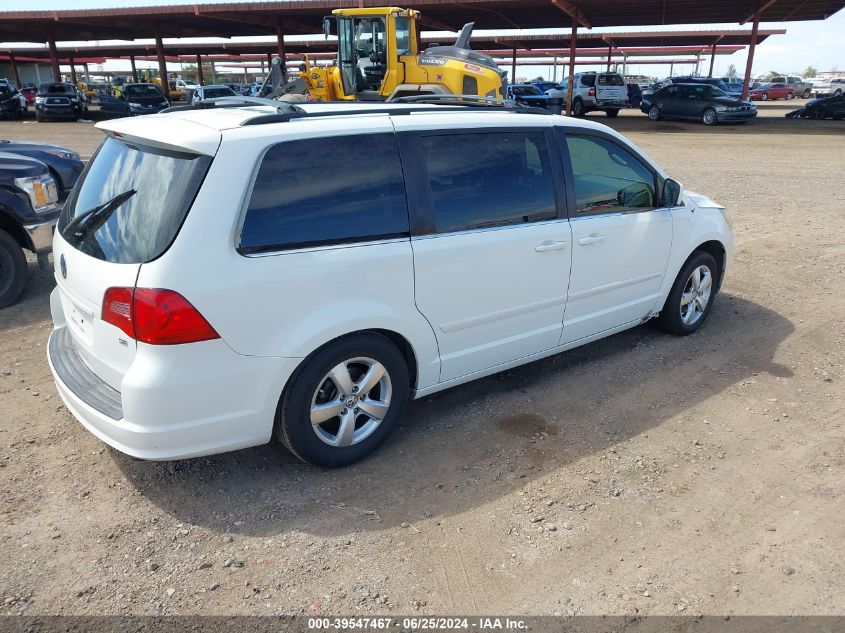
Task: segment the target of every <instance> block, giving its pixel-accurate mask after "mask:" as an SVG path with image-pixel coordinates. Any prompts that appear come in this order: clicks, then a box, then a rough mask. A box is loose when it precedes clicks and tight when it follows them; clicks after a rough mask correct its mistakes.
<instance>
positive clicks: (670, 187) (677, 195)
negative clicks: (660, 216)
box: [660, 178, 683, 207]
mask: <svg viewBox="0 0 845 633" xmlns="http://www.w3.org/2000/svg"><path fill="white" fill-rule="evenodd" d="M681 191H683V187H681V183H679V182H678V181H677V180H672V179H671V178H667V179H666V182H664V183H663V196H662V198H661V200H660V203H661V206H663V207H678V206H680V205H681Z"/></svg>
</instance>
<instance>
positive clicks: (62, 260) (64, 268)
mask: <svg viewBox="0 0 845 633" xmlns="http://www.w3.org/2000/svg"><path fill="white" fill-rule="evenodd" d="M59 270H61V271H62V279H67V262H66V261H65V256H64V255H62V256H61V257H59Z"/></svg>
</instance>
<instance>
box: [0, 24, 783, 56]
mask: <svg viewBox="0 0 845 633" xmlns="http://www.w3.org/2000/svg"><path fill="white" fill-rule="evenodd" d="M784 33H786V31H785V30H783V29H768V30H767V29H760V31H759V32H758V36H757V42H758V43H760V42H762V41H763V40H765V39H766V38H767V37H769V36H771V35H783V34H784ZM434 42H439V43H443V44H445V43H447V40H446V39H445V38H442V37H432V36H424V37H423V43H424V44H432V43H434ZM750 42H751V29H741V30H728V31H714V30H708V31H664V32H653V33H649V32H645V33H636V32H634V33H609V32H604V33H602V32H596V31H593V32H589V33H585V34H583V35H581V34H579V36H578V48H579V49H582V48H586V49H591V48H596V49H598V48H602V49H605V50H607V48H608V46H610V45H612V46H613V49H614V51H613V52H614V54H618V55H623V54H626V53H627V54H636V53H633V52H628V51H629V50H630V51H633V49H635V48H638V49H642V48H646V47H662V48H667V47H669V48H677V47H680V46H684V47H689V46H692V47H698V48H700V49H701V50H702V53H704V52H707V50H709V48H710V47H711V46H712V45H713V44H716V45H717V47H718V46H743V45H747V44H749V43H750ZM285 46H286V49H287V51H288V52H289V53H331V52H334V51H336V50H337V43H336V42H334V41H333V40H328V41H327V40H325V39H324V38H322V37H319V38H314V39H308V40H305V41H299V42H293V41H290V40H287V41H286V42H285ZM568 46H569V36H568V35H563V34H561V35H528V34H517V35H497V36H495V37H494V36H485V35H476V36H473V38H472V47H473V48H474V49H476V50H489V51H492V50H496V49H500V50H501V51H510V50H512V49H514V48H516V49H520V50H525V49H531V50H538V51H539V50H545V49H562V48H565V47H568ZM155 50H156V49H155V45H154V44H142V43H131V44H116V45H110V46H76V47H65V46H60V47H59V48H58V55H59V58H60V59H62V60H65V59H69V58H71V57H74V58H75V57H90V56H96V57H103V56H105V57H127V56H129V55H144V54H150V55H154V54H155ZM723 50H724V49H723ZM164 51H165V54H166V55H197V54H200V55H222V54H227V55H240V54H244V55H248V54H260V53H268V52H275V51H276V46H275V43H274V42H216V43H215V42H203V43H186V42H179V43H174V42H168V43H165V44H164ZM9 52H12V53H14V54H15V56H18V55H20V56H27V57H32V58H35V57H38V58H42V59H50V51H49V50H48V49H47V48H46V47H38V48H32V47H21V48H13V49H8V48H7V49H0V54H2V53H6V54H8V53H9ZM689 52H691V51H689V50H687V51H683V53H684V54H686V53H689ZM717 52H721V51H718V49H717ZM538 54H543V53H538ZM672 54H674V53H672Z"/></svg>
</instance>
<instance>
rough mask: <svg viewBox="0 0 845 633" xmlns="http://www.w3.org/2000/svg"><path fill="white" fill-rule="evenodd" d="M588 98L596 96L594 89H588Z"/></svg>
mask: <svg viewBox="0 0 845 633" xmlns="http://www.w3.org/2000/svg"><path fill="white" fill-rule="evenodd" d="M587 96H588V97H595V96H596V89H595V88H590V90H589V92H587Z"/></svg>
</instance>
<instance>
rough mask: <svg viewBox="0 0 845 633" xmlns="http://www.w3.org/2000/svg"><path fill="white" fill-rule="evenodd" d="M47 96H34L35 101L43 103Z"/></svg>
mask: <svg viewBox="0 0 845 633" xmlns="http://www.w3.org/2000/svg"><path fill="white" fill-rule="evenodd" d="M46 100H47V97H35V103H44V102H45V101H46Z"/></svg>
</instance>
